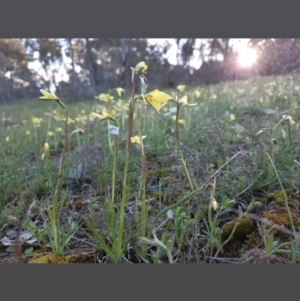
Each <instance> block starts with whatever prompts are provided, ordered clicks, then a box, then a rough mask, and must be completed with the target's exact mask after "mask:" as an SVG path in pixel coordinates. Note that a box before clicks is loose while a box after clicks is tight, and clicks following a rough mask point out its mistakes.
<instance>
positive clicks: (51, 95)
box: [39, 89, 58, 100]
mask: <svg viewBox="0 0 300 301" xmlns="http://www.w3.org/2000/svg"><path fill="white" fill-rule="evenodd" d="M40 92H41V93H42V94H43V95H44V96H41V97H39V99H40V100H58V97H57V96H56V95H55V94H54V92H52V93H49V92H47V91H46V90H43V89H40Z"/></svg>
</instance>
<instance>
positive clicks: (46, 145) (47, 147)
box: [44, 142, 49, 152]
mask: <svg viewBox="0 0 300 301" xmlns="http://www.w3.org/2000/svg"><path fill="white" fill-rule="evenodd" d="M48 149H49V143H48V142H46V143H44V150H45V152H46V151H47V150H48Z"/></svg>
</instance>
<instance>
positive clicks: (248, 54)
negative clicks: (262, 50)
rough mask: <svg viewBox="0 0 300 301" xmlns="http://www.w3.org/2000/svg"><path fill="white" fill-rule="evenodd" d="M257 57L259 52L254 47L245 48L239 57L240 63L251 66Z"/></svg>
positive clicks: (242, 65)
mask: <svg viewBox="0 0 300 301" xmlns="http://www.w3.org/2000/svg"><path fill="white" fill-rule="evenodd" d="M256 59H257V52H256V50H254V49H251V48H247V49H245V50H243V51H242V52H241V53H240V54H239V57H238V63H239V65H240V66H241V67H244V68H249V67H251V66H252V65H253V64H254V63H255V61H256Z"/></svg>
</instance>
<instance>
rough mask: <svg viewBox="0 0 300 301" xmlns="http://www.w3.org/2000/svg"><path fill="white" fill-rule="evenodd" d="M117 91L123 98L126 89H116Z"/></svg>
mask: <svg viewBox="0 0 300 301" xmlns="http://www.w3.org/2000/svg"><path fill="white" fill-rule="evenodd" d="M116 91H117V93H118V95H119V96H121V95H122V93H123V92H124V89H123V88H120V87H119V88H116Z"/></svg>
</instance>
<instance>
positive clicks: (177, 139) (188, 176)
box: [175, 102, 194, 190]
mask: <svg viewBox="0 0 300 301" xmlns="http://www.w3.org/2000/svg"><path fill="white" fill-rule="evenodd" d="M179 111H180V104H179V103H178V102H177V110H176V130H175V131H176V141H177V148H178V152H179V154H180V158H181V161H182V165H183V168H184V171H185V174H186V176H187V178H188V181H189V185H190V188H191V189H192V190H194V186H193V183H192V180H191V177H190V174H189V171H188V169H187V166H186V162H185V159H184V157H183V155H182V149H181V145H180V138H179V122H178V120H179Z"/></svg>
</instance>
